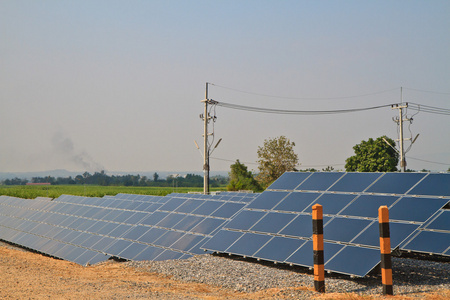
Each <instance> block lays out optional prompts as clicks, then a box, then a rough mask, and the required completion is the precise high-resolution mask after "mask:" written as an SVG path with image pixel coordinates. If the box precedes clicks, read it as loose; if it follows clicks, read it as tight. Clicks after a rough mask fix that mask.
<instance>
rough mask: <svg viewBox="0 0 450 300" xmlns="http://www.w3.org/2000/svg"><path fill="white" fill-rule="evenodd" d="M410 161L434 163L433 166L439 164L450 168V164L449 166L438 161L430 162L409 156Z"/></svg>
mask: <svg viewBox="0 0 450 300" xmlns="http://www.w3.org/2000/svg"><path fill="white" fill-rule="evenodd" d="M408 159H413V160H418V161H423V162H427V163H432V164H437V165H444V166H450V164H448V163H443V162H437V161H430V160H425V159H419V158H414V157H409V156H408Z"/></svg>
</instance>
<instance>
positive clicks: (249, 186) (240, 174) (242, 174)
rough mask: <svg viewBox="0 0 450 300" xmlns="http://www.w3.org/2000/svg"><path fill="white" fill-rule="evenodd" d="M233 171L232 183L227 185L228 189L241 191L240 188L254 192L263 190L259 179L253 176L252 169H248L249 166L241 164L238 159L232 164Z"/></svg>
mask: <svg viewBox="0 0 450 300" xmlns="http://www.w3.org/2000/svg"><path fill="white" fill-rule="evenodd" d="M230 168H231V171H230V173H229V175H230V183H229V184H228V185H227V190H228V191H240V190H252V191H254V192H259V191H262V188H261V186H260V185H259V183H258V181H256V179H255V178H254V177H253V174H252V172H251V171H248V170H247V166H245V165H244V164H241V162H240V161H239V159H238V160H236V162H235V163H234V164H232V165H231V166H230Z"/></svg>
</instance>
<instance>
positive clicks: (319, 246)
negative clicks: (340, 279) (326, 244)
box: [312, 204, 325, 293]
mask: <svg viewBox="0 0 450 300" xmlns="http://www.w3.org/2000/svg"><path fill="white" fill-rule="evenodd" d="M312 218H313V253H314V288H315V290H316V292H320V293H325V267H324V259H323V209H322V205H320V204H315V205H314V206H313V207H312Z"/></svg>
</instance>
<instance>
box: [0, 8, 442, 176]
mask: <svg viewBox="0 0 450 300" xmlns="http://www.w3.org/2000/svg"><path fill="white" fill-rule="evenodd" d="M449 16H450V2H449V1H447V0H442V1H438V0H434V1H401V0H399V1H346V0H343V1H301V0H298V1H288V0H286V1H265V0H257V1H251V0H248V1H237V0H227V1H196V0H193V1H173V0H172V1H136V0H134V1H133V0H132V1H110V0H108V1H99V0H94V1H56V0H55V1H52V0H48V1H31V0H30V1H23V0H0V39H1V43H0V140H1V143H0V172H30V171H46V170H54V169H66V170H69V171H80V172H81V171H89V172H95V171H100V170H105V171H107V172H113V171H122V172H144V171H157V170H160V171H180V172H181V171H192V172H199V173H201V172H202V167H203V158H202V153H201V151H199V150H198V149H197V148H196V146H195V142H194V141H197V143H198V144H199V146H200V149H202V148H203V137H202V134H203V122H202V120H201V119H200V118H199V115H200V114H201V113H203V103H202V102H201V101H202V100H203V99H204V98H205V89H206V83H207V82H208V83H211V84H208V87H209V88H208V98H209V99H213V100H215V101H218V102H221V103H229V104H238V105H244V106H253V107H263V108H271V109H285V110H302V111H303V110H307V111H314V110H340V109H353V108H364V107H374V106H382V105H386V104H394V103H400V102H401V101H402V100H403V102H412V103H416V104H420V105H428V106H433V107H439V108H445V109H450V55H449V53H450V18H449ZM211 113H212V114H215V116H216V117H217V119H216V121H215V122H214V127H213V126H212V125H213V123H212V122H211V124H210V125H211V126H210V130H211V132H212V133H213V135H211V136H210V141H211V139H212V138H214V140H213V141H211V143H213V145H214V144H215V143H216V142H217V141H218V140H219V139H220V138H222V142H221V143H220V145H219V146H218V147H217V148H216V149H215V150H214V152H213V153H212V157H211V160H210V163H211V171H212V172H213V173H214V171H229V170H230V165H231V164H232V163H233V162H234V161H235V160H236V159H239V160H240V161H241V162H243V163H244V164H246V165H247V166H248V168H249V170H253V171H255V172H257V163H256V161H257V159H258V157H257V150H258V147H260V146H262V145H263V144H264V140H266V139H269V138H276V137H279V136H282V135H284V136H286V137H287V138H289V139H290V141H292V142H294V143H295V145H296V146H295V147H294V150H295V152H296V153H297V154H298V157H299V162H300V163H301V165H300V166H299V168H300V169H302V168H303V169H305V168H316V169H319V170H320V169H322V168H325V167H326V166H333V167H334V169H336V170H343V169H344V165H345V160H346V159H347V158H348V157H350V156H352V155H353V154H354V151H353V146H355V145H356V144H359V143H360V142H361V141H363V140H367V139H369V138H377V137H380V136H382V135H387V136H388V137H390V138H392V139H398V135H397V132H398V128H397V124H396V123H395V122H394V121H393V119H392V118H394V117H396V116H398V110H395V109H391V108H390V107H383V108H380V109H374V110H370V111H362V112H352V113H345V114H327V115H285V114H267V113H258V112H252V111H242V110H235V109H230V108H227V107H221V106H217V107H215V109H213V110H212V111H211ZM416 113H417V114H416ZM406 115H407V117H408V118H409V117H413V121H412V124H410V123H409V122H405V127H404V130H405V137H411V136H412V137H415V136H416V135H417V134H420V136H419V137H418V139H417V140H416V142H415V143H414V145H413V146H412V147H411V149H410V150H409V152H407V154H406V160H407V163H408V166H407V167H408V168H410V169H414V170H421V169H427V170H433V171H445V170H447V169H448V168H449V167H450V116H449V115H440V114H431V113H427V112H423V111H419V112H417V111H414V110H408V111H407V112H406ZM405 145H406V147H408V145H409V144H408V143H405Z"/></svg>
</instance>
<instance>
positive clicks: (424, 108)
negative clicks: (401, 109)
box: [408, 102, 450, 116]
mask: <svg viewBox="0 0 450 300" xmlns="http://www.w3.org/2000/svg"><path fill="white" fill-rule="evenodd" d="M408 104H409V106H408V108H409V109H412V110H416V111H418V112H425V113H430V114H439V115H447V116H449V115H450V109H448V108H442V107H435V106H429V105H423V104H417V103H411V102H410V103H408Z"/></svg>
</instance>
